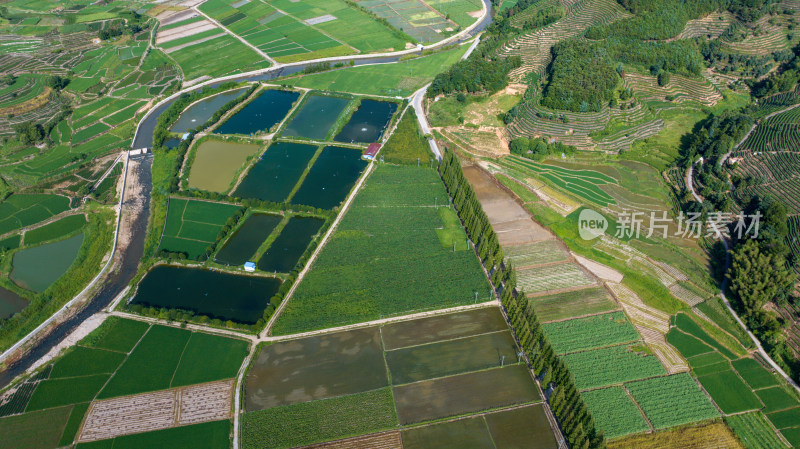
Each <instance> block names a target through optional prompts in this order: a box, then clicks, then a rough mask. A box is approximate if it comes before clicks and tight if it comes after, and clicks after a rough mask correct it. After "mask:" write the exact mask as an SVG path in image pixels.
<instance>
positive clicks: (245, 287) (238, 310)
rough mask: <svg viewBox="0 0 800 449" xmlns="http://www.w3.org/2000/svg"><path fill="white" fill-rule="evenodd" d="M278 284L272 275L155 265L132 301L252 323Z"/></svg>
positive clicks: (258, 316)
mask: <svg viewBox="0 0 800 449" xmlns="http://www.w3.org/2000/svg"><path fill="white" fill-rule="evenodd" d="M280 285H281V281H280V280H278V279H274V278H264V277H255V276H239V275H235V274H228V273H221V272H219V271H212V270H204V269H202V268H184V267H174V266H168V265H159V266H157V267H155V268H153V269H152V270H150V272H149V273H147V275H145V277H144V279H142V282H141V283H140V284H139V289H138V290H137V292H136V296H135V297H134V298H133V301H132V303H133V304H141V305H143V306H148V307H165V308H171V309H182V310H191V311H193V312H194V313H196V314H198V315H207V316H209V317H211V318H219V319H221V320H233V321H236V322H239V323H244V324H255V323H256V321H258V320H259V318H261V316H262V315H263V313H264V309H265V308H266V307H267V303H268V301H269V298H271V297H272V296H273V295H274V294H275V293H276V292H277V291H278V288H279V287H280Z"/></svg>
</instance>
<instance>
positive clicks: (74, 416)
mask: <svg viewBox="0 0 800 449" xmlns="http://www.w3.org/2000/svg"><path fill="white" fill-rule="evenodd" d="M88 409H89V403H88V402H83V403H81V404H75V405H74V406H72V411H71V412H70V414H69V420H67V425H66V426H65V427H64V433H63V434H61V441H59V442H58V445H59V447H61V446H69V445H70V444H72V442H73V441H74V440H75V435H76V434H77V433H78V430H80V427H81V422H83V415H85V414H86V411H87V410H88Z"/></svg>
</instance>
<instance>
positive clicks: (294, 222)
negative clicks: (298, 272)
mask: <svg viewBox="0 0 800 449" xmlns="http://www.w3.org/2000/svg"><path fill="white" fill-rule="evenodd" d="M323 223H324V222H323V221H322V220H320V219H318V218H311V217H292V218H291V219H290V220H289V222H288V223H286V227H284V228H283V230H282V231H281V234H280V235H279V236H278V238H277V239H275V241H274V242H272V245H270V247H269V249H268V250H267V252H266V253H264V255H263V256H261V259H259V260H258V264H257V266H258V269H259V270H263V271H272V272H278V273H288V272H290V271H292V268H294V266H295V265H297V261H298V260H299V259H300V256H302V255H303V253H304V252H305V250H306V248H307V247H308V244H309V243H311V238H312V237H313V236H314V234H316V233H317V231H319V228H320V227H322V224H323Z"/></svg>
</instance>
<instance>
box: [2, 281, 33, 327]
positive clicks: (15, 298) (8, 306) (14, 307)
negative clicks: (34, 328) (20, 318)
mask: <svg viewBox="0 0 800 449" xmlns="http://www.w3.org/2000/svg"><path fill="white" fill-rule="evenodd" d="M27 306H28V301H26V300H25V298H23V297H21V296H19V295H18V294H16V293H14V292H12V291H11V290H6V289H4V288H3V287H0V320H4V319H6V318H8V317H10V316H11V315H14V314H15V313H17V312H19V311H20V310H22V309H24V308H25V307H27Z"/></svg>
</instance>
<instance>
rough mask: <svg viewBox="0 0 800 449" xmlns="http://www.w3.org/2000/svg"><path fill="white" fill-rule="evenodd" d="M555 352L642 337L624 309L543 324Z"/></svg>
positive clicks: (609, 344) (570, 350) (574, 350)
mask: <svg viewBox="0 0 800 449" xmlns="http://www.w3.org/2000/svg"><path fill="white" fill-rule="evenodd" d="M543 328H544V331H545V333H546V334H547V336H548V338H549V339H550V344H551V345H552V346H553V350H554V351H555V352H556V353H557V354H566V353H569V352H577V351H584V350H587V349H594V348H600V347H603V346H612V345H619V344H622V343H631V342H634V341H637V340H639V339H640V338H641V337H640V336H639V333H638V332H636V328H634V327H633V325H631V323H630V321H628V318H626V317H625V314H624V313H623V312H612V313H608V314H603V315H594V316H590V317H586V318H577V319H574V320H567V321H558V322H554V323H547V324H544V325H543Z"/></svg>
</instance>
